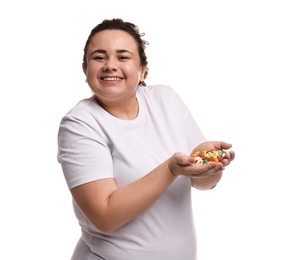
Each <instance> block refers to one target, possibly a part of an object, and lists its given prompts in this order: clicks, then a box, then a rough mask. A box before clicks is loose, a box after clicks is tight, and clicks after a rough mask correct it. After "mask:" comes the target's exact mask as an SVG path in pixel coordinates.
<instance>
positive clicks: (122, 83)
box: [58, 19, 235, 260]
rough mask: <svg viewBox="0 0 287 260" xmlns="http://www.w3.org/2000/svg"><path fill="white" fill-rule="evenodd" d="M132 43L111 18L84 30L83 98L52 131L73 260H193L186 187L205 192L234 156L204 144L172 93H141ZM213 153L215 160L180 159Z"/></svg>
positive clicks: (131, 32)
mask: <svg viewBox="0 0 287 260" xmlns="http://www.w3.org/2000/svg"><path fill="white" fill-rule="evenodd" d="M142 36H143V34H140V33H139V30H138V28H137V26H135V25H134V24H132V23H129V22H124V21H123V20H121V19H111V20H104V21H103V22H102V23H101V24H99V25H97V26H96V27H95V28H94V29H93V30H92V31H91V34H90V36H89V38H88V40H87V42H86V46H85V48H84V59H83V70H84V73H85V75H86V78H87V83H88V85H89V87H90V88H91V89H92V91H93V95H92V96H91V97H89V98H87V99H84V100H81V101H80V102H79V103H78V104H77V105H76V106H75V107H74V108H73V109H72V110H71V111H69V112H68V113H67V114H66V115H65V116H64V117H63V119H62V121H61V124H60V128H59V134H58V146H59V150H58V160H59V162H60V163H61V165H62V169H63V173H64V176H65V178H66V182H67V185H68V188H69V189H70V191H71V194H72V196H73V203H74V209H75V214H76V216H77V218H78V220H79V224H80V226H81V229H82V237H81V238H80V240H79V242H78V245H77V246H76V249H75V251H74V253H73V257H72V259H73V260H79V259H81V260H86V259H109V260H113V259H117V260H118V259H119V260H120V259H124V260H126V259H137V260H146V259H149V260H153V259H164V260H174V259H177V260H186V259H189V260H195V259H196V254H197V253H196V236H195V229H194V223H193V213H192V207H191V187H195V188H197V189H211V188H213V187H215V186H216V184H217V183H218V182H219V180H220V179H221V176H222V173H223V171H224V169H225V167H226V166H227V165H228V164H229V163H230V162H231V161H232V160H233V159H234V156H235V154H234V152H233V151H226V149H229V148H231V144H228V143H225V142H207V141H205V138H204V136H203V134H202V133H201V131H200V129H199V127H198V125H197V124H196V122H195V121H194V119H193V117H192V115H191V113H190V111H189V109H188V108H187V106H186V105H185V104H184V103H183V101H182V100H181V99H180V98H179V96H178V95H177V94H176V93H175V92H174V91H173V89H172V88H170V87H168V86H163V85H152V86H146V84H145V82H144V80H145V78H146V76H147V73H148V62H147V58H146V55H145V46H146V44H147V42H146V41H144V40H142ZM214 150H224V153H225V156H224V158H223V159H222V160H221V161H220V162H214V161H212V162H208V163H206V164H204V165H199V164H196V163H195V158H193V157H192V156H190V155H191V154H193V153H194V152H196V151H214ZM211 177H212V178H211Z"/></svg>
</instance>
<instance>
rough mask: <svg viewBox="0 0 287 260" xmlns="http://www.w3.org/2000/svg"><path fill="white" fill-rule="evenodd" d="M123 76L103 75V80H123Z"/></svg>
mask: <svg viewBox="0 0 287 260" xmlns="http://www.w3.org/2000/svg"><path fill="white" fill-rule="evenodd" d="M122 79H123V78H120V77H102V78H101V80H105V81H119V80H122Z"/></svg>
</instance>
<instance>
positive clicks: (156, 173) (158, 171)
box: [71, 161, 176, 233]
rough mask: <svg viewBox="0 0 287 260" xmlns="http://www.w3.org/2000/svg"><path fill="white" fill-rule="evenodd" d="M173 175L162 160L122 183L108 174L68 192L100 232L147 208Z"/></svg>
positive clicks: (173, 177) (122, 223)
mask: <svg viewBox="0 0 287 260" xmlns="http://www.w3.org/2000/svg"><path fill="white" fill-rule="evenodd" d="M175 178H176V177H175V176H173V175H172V174H171V173H170V171H169V168H168V161H165V162H163V163H162V164H161V165H159V166H158V167H157V168H155V169H154V170H153V171H151V172H150V173H149V174H147V175H146V176H144V177H143V178H141V179H139V180H137V181H135V182H133V183H131V184H130V185H127V186H125V187H122V188H118V187H117V185H116V182H115V180H114V179H112V178H109V179H102V180H97V181H93V182H89V183H86V184H83V185H80V186H78V187H75V188H73V189H71V193H72V195H73V197H74V199H75V201H76V203H77V204H78V206H79V207H80V208H81V210H82V211H83V212H84V214H85V215H86V216H87V218H88V219H89V220H90V221H91V223H92V224H93V225H94V226H95V227H96V228H97V229H98V230H100V231H101V232H104V233H110V232H113V231H114V230H116V229H118V228H119V227H121V226H122V225H124V224H126V223H128V222H129V221H130V220H132V219H133V218H135V217H136V216H138V215H139V214H141V213H143V212H144V211H145V210H146V209H148V208H149V207H150V206H151V205H152V204H153V203H154V202H155V201H156V200H157V198H158V197H159V196H160V195H161V194H162V193H163V192H164V191H165V190H166V189H167V188H168V187H169V185H170V184H171V183H172V182H173V181H174V179H175Z"/></svg>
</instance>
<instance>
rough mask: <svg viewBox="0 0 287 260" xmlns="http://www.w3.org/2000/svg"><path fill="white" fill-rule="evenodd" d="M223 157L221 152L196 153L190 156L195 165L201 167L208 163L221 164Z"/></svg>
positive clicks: (223, 153)
mask: <svg viewBox="0 0 287 260" xmlns="http://www.w3.org/2000/svg"><path fill="white" fill-rule="evenodd" d="M224 156H225V152H224V151H222V150H216V151H198V152H196V153H194V154H193V155H192V157H193V158H194V159H195V162H194V163H195V164H199V165H203V164H207V163H208V162H221V161H222V160H223V158H224Z"/></svg>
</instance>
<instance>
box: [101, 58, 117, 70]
mask: <svg viewBox="0 0 287 260" xmlns="http://www.w3.org/2000/svg"><path fill="white" fill-rule="evenodd" d="M117 70H118V66H117V62H116V60H114V59H108V60H107V61H106V63H105V65H104V66H103V71H117Z"/></svg>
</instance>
